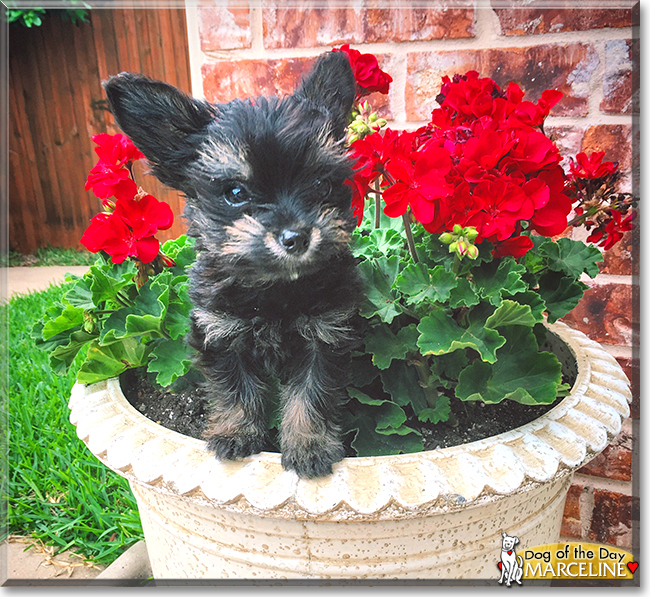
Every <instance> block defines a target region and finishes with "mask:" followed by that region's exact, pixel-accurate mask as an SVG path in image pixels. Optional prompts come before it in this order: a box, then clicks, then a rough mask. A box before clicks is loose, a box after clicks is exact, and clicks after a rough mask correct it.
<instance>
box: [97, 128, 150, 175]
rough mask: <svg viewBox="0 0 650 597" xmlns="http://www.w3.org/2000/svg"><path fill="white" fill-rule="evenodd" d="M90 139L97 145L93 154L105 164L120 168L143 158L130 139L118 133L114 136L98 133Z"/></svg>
mask: <svg viewBox="0 0 650 597" xmlns="http://www.w3.org/2000/svg"><path fill="white" fill-rule="evenodd" d="M92 139H93V141H94V142H95V143H97V147H95V152H96V153H97V155H98V156H99V159H100V160H101V161H102V162H104V163H105V164H110V165H112V166H117V167H118V168H121V167H122V166H124V165H125V164H129V163H131V162H133V161H135V160H140V159H142V158H144V154H142V153H141V152H140V150H139V149H138V148H137V147H136V146H135V145H133V142H132V141H131V139H129V138H128V137H126V136H124V135H121V134H119V133H118V134H116V135H109V134H108V133H99V134H98V135H93V137H92Z"/></svg>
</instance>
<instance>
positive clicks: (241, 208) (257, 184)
mask: <svg viewBox="0 0 650 597" xmlns="http://www.w3.org/2000/svg"><path fill="white" fill-rule="evenodd" d="M104 88H105V90H106V94H107V96H108V101H109V105H110V108H111V111H112V113H113V114H114V116H115V119H116V121H117V124H118V125H119V126H120V128H121V129H122V130H123V131H124V133H125V134H126V135H128V136H129V137H130V138H131V139H132V141H133V142H134V143H135V145H136V146H137V147H138V148H139V149H140V151H142V153H144V155H145V156H146V157H147V160H148V162H149V164H150V165H151V168H152V172H153V173H154V175H156V176H157V177H158V178H159V179H160V180H161V181H162V182H163V183H165V184H167V185H169V186H170V187H173V188H175V189H178V190H179V191H182V192H183V193H184V195H185V197H186V207H185V217H186V218H187V220H188V223H189V230H188V234H189V235H190V236H193V237H195V238H196V248H197V250H198V257H197V261H196V264H195V265H194V266H193V267H192V269H191V279H190V298H191V300H192V303H193V307H194V308H193V311H192V313H191V321H192V329H191V333H190V335H189V339H188V341H189V343H190V345H191V346H192V347H194V348H195V349H196V350H197V351H199V355H200V356H199V357H198V362H197V364H198V366H199V368H200V369H201V371H202V372H203V374H204V377H205V379H206V390H207V392H208V395H209V396H210V397H211V399H212V402H213V412H212V415H211V418H210V423H209V426H208V429H207V432H206V439H207V441H208V447H209V449H210V450H212V451H214V453H215V454H216V456H217V458H222V459H236V458H242V457H245V456H248V455H250V454H255V453H257V452H259V451H261V450H262V449H263V448H264V446H265V443H266V439H267V438H266V436H267V429H268V425H269V424H268V421H269V416H270V415H271V413H270V412H269V410H270V409H269V402H270V397H271V395H272V393H274V392H279V399H280V400H279V402H280V408H281V425H280V429H279V439H280V446H281V451H282V464H283V466H284V467H285V468H286V469H291V470H294V471H295V472H296V473H297V474H298V475H299V476H300V477H306V478H310V477H318V476H322V475H327V474H329V473H331V471H332V464H334V463H335V462H338V461H339V460H341V459H342V458H343V456H344V448H343V445H342V442H341V438H340V431H339V426H338V423H337V421H338V416H337V415H338V413H339V411H340V407H341V405H342V403H343V402H344V400H345V399H346V398H345V392H344V388H345V385H346V383H347V369H348V365H349V360H350V352H351V350H352V348H353V347H354V345H355V344H356V343H357V333H356V332H355V329H354V326H353V324H352V321H353V316H354V314H355V313H356V311H357V307H358V304H359V300H360V297H361V282H360V279H359V277H358V273H357V269H356V265H355V261H354V259H353V257H352V255H351V253H350V250H349V246H348V243H349V239H350V234H351V232H352V231H353V229H354V226H355V222H354V219H353V217H352V211H351V206H350V203H351V190H350V187H349V186H348V185H347V184H346V180H348V179H349V178H350V177H351V175H352V171H351V164H350V162H349V160H348V158H347V157H346V150H345V146H344V135H345V129H346V126H347V123H348V118H349V114H350V111H351V108H352V104H353V101H354V97H355V92H356V84H355V81H354V77H353V75H352V70H351V67H350V64H349V61H348V59H347V57H346V56H345V54H344V53H343V52H329V53H327V54H324V55H322V56H321V57H320V58H319V59H318V60H317V61H316V63H315V66H314V67H313V69H312V70H311V72H310V73H309V74H308V75H307V76H306V77H305V78H304V79H303V81H302V83H301V84H300V85H299V87H298V89H297V90H296V91H295V92H294V93H293V95H290V96H288V97H284V98H282V99H278V98H274V97H270V98H267V97H261V98H256V99H249V100H235V101H232V102H230V103H228V104H220V105H214V104H210V103H208V102H205V101H199V100H196V99H193V98H190V97H189V96H187V95H185V94H184V93H182V92H181V91H179V90H178V89H176V88H174V87H172V86H170V85H167V84H165V83H162V82H159V81H154V80H151V79H149V78H146V77H144V76H142V75H135V74H129V73H122V74H120V75H117V76H115V77H112V78H111V79H109V80H108V81H107V82H106V83H105V84H104Z"/></svg>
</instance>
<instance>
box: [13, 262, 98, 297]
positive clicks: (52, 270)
mask: <svg viewBox="0 0 650 597" xmlns="http://www.w3.org/2000/svg"><path fill="white" fill-rule="evenodd" d="M87 271H88V266H86V265H68V266H61V265H57V266H52V267H6V268H2V273H1V274H0V275H1V276H2V278H0V279H3V280H6V284H7V287H6V294H5V296H6V298H11V297H12V296H13V295H14V294H29V293H30V292H39V291H41V290H46V289H47V288H49V286H50V284H60V283H61V282H63V281H64V280H65V275H66V273H70V274H75V275H77V276H83V275H84V274H85V273H86V272H87ZM3 290H5V289H3ZM3 294H4V293H3Z"/></svg>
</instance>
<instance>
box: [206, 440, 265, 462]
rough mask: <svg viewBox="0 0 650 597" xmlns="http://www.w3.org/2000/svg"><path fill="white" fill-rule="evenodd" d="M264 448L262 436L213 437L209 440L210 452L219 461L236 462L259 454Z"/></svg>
mask: <svg viewBox="0 0 650 597" xmlns="http://www.w3.org/2000/svg"><path fill="white" fill-rule="evenodd" d="M263 448H264V437H263V436H261V435H233V436H224V435H213V436H212V437H210V438H208V450H210V451H211V452H214V454H215V456H216V457H217V458H218V459H219V460H235V459H237V458H245V457H246V456H250V455H251V454H257V453H259V452H261V451H262V450H263Z"/></svg>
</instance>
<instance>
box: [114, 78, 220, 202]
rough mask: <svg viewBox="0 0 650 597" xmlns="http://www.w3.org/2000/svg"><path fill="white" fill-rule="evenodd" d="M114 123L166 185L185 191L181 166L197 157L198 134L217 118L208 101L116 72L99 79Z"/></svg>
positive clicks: (161, 83) (166, 86)
mask: <svg viewBox="0 0 650 597" xmlns="http://www.w3.org/2000/svg"><path fill="white" fill-rule="evenodd" d="M103 86H104V90H105V91H106V96H107V97H108V104H109V107H110V109H111V112H112V113H113V116H115V121H116V122H117V125H118V126H119V127H120V128H121V129H122V131H124V134H125V135H126V136H127V137H129V138H130V139H131V141H133V143H134V144H135V146H136V147H137V148H138V149H139V150H140V151H141V152H142V153H143V154H144V155H145V157H146V158H147V160H148V161H149V163H150V165H151V167H152V170H153V173H154V174H155V175H156V177H157V178H158V179H160V180H161V181H162V182H164V183H165V184H167V185H169V186H171V187H174V188H177V189H180V190H184V189H183V187H184V184H183V180H184V178H185V177H184V175H183V170H184V166H185V165H187V164H188V162H190V161H192V160H193V159H194V158H195V157H196V152H197V148H198V146H199V144H200V141H201V138H202V133H203V132H204V130H205V128H206V127H207V125H208V124H209V123H210V122H212V121H213V120H214V118H215V110H214V108H213V107H212V106H211V105H210V104H208V103H207V102H202V101H199V100H196V99H194V98H191V97H190V96H188V95H186V94H185V93H183V92H182V91H180V90H179V89H177V88H176V87H173V86H172V85H168V84H167V83H163V82H162V81H155V80H153V79H150V78H149V77H145V76H144V75H138V74H133V73H120V74H119V75H115V76H114V77H111V78H110V79H108V80H107V81H105V82H104V83H103Z"/></svg>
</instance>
